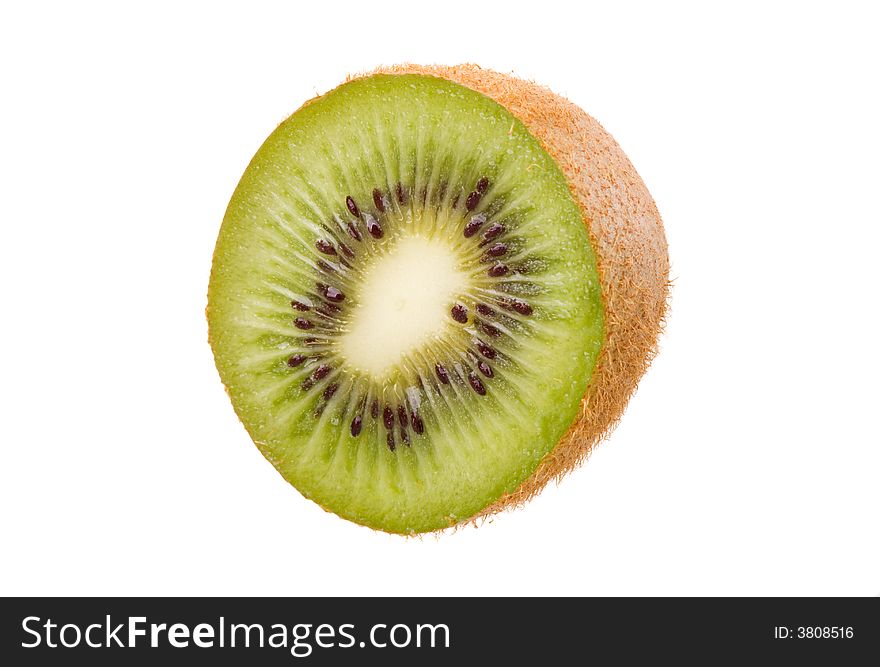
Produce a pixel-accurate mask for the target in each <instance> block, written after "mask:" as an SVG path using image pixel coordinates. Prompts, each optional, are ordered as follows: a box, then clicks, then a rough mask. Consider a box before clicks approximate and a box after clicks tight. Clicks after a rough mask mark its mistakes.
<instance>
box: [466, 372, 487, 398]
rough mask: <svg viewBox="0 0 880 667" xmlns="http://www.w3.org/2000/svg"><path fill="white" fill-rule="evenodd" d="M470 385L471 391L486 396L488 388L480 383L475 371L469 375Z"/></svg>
mask: <svg viewBox="0 0 880 667" xmlns="http://www.w3.org/2000/svg"><path fill="white" fill-rule="evenodd" d="M468 383H469V384H470V385H471V389H473V390H474V391H475V392H477V393H478V394H479V395H480V396H485V395H486V387H484V386H483V383H482V382H480V378H478V377H477V374H476V373H474V372H473V371H470V372H469V373H468Z"/></svg>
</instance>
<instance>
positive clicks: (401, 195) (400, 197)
mask: <svg viewBox="0 0 880 667" xmlns="http://www.w3.org/2000/svg"><path fill="white" fill-rule="evenodd" d="M397 201H398V202H400V203H401V204H406V190H404V189H403V183H398V184H397Z"/></svg>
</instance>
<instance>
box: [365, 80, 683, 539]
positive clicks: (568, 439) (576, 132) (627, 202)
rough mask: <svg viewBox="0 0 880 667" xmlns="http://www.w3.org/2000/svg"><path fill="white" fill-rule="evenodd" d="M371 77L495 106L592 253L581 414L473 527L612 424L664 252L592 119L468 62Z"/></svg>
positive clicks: (641, 187)
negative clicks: (551, 176)
mask: <svg viewBox="0 0 880 667" xmlns="http://www.w3.org/2000/svg"><path fill="white" fill-rule="evenodd" d="M371 74H423V75H428V76H436V77H440V78H442V79H447V80H449V81H453V82H455V83H458V84H461V85H463V86H466V87H467V88H471V89H472V90H476V91H477V92H480V93H482V94H483V95H486V96H487V97H490V98H491V99H493V100H495V101H496V102H498V103H499V104H501V105H502V106H504V107H505V108H507V110H508V111H510V112H511V113H512V114H513V115H514V116H516V117H517V118H518V119H519V120H520V121H522V123H523V124H524V125H525V126H526V127H527V128H528V129H529V131H530V132H531V133H532V134H533V135H534V136H535V137H536V138H537V139H538V140H539V141H540V142H541V145H542V146H543V147H544V149H545V150H546V151H547V152H548V153H549V154H550V155H551V156H552V157H553V158H554V159H555V160H556V162H557V164H558V165H559V166H560V168H561V169H562V172H563V173H564V174H565V177H566V179H567V180H568V184H569V187H570V189H571V192H572V194H573V195H574V197H575V200H576V201H577V203H578V205H579V206H580V209H581V215H582V216H583V219H584V225H586V227H587V230H588V231H589V234H590V241H591V244H592V246H593V250H594V252H595V254H596V262H597V265H598V270H599V276H600V282H601V288H602V301H603V305H604V311H605V340H604V343H603V346H602V350H601V352H600V354H599V359H598V361H597V363H596V368H595V369H594V371H593V377H592V379H591V381H590V384H589V387H588V388H587V391H586V394H585V395H584V398H583V400H582V401H581V407H580V412H579V414H578V417H577V418H576V419H575V421H574V423H572V425H571V426H570V427H569V429H568V432H567V433H566V434H565V435H564V436H563V437H562V439H560V441H559V442H558V443H557V444H556V446H555V447H554V448H553V449H552V450H551V451H550V452H549V453H548V454H547V455H546V456H545V457H544V458H543V460H542V461H541V463H540V464H539V465H538V467H537V469H536V470H535V472H534V473H532V475H531V476H530V477H529V478H528V479H526V480H525V481H524V482H523V483H522V484H521V485H520V486H519V487H518V488H517V489H516V490H514V491H513V492H511V493H508V494H505V495H504V496H502V497H501V498H499V499H498V500H496V501H495V502H494V503H492V504H491V505H489V506H488V507H486V508H485V509H483V510H482V511H481V512H479V513H478V514H477V515H476V516H474V517H472V518H471V519H470V522H472V523H473V522H475V521H479V520H482V519H486V518H488V517H490V516H492V515H493V514H496V513H497V512H500V511H502V510H505V509H509V508H512V507H519V506H521V505H523V504H524V503H526V502H527V501H528V500H530V499H531V498H532V497H534V496H535V495H536V494H537V493H539V492H540V491H541V489H543V488H544V487H545V486H546V485H547V484H548V483H549V482H551V481H554V480H556V481H558V480H559V479H561V478H562V477H563V476H565V475H566V474H567V473H568V472H570V471H571V470H573V469H574V468H576V467H578V466H579V465H580V464H581V463H583V462H584V461H585V460H586V459H587V457H588V456H589V455H590V452H591V451H592V449H593V447H595V446H596V444H598V443H599V442H600V441H601V440H602V439H604V438H605V437H607V436H608V435H609V434H610V432H611V431H612V430H613V429H614V427H615V426H616V425H617V423H618V421H619V420H620V418H621V416H622V415H623V411H624V409H625V408H626V404H627V403H628V401H629V399H630V397H631V396H632V394H633V393H634V392H635V389H636V386H637V385H638V382H639V380H640V379H641V377H642V375H644V373H645V371H646V370H647V369H648V366H649V365H650V363H651V361H652V360H653V359H654V357H655V355H656V354H657V341H658V338H659V336H660V334H661V332H662V331H663V327H664V323H665V317H666V310H667V306H668V301H669V255H668V250H667V244H666V235H665V233H664V230H663V222H662V220H661V218H660V213H659V211H658V210H657V206H656V204H655V203H654V200H653V198H652V197H651V194H650V193H649V192H648V189H647V187H646V186H645V184H644V182H643V181H642V179H641V177H640V176H639V175H638V173H637V172H636V170H635V167H633V165H632V163H631V162H630V161H629V158H627V156H626V154H625V153H624V152H623V150H622V149H621V148H620V146H619V145H618V144H617V142H616V141H615V140H614V138H613V137H612V136H611V135H610V134H608V132H606V131H605V129H604V128H603V127H602V126H601V125H600V124H599V123H598V121H596V120H595V119H594V118H593V117H592V116H589V115H588V114H587V113H586V112H584V111H583V110H582V109H581V108H580V107H578V106H576V105H575V104H573V103H572V102H570V101H568V100H567V99H565V98H564V97H561V96H559V95H556V94H555V93H553V92H551V91H550V90H548V89H547V88H544V87H543V86H539V85H538V84H535V83H533V82H531V81H525V80H523V79H518V78H516V77H513V76H511V75H508V74H502V73H499V72H495V71H492V70H487V69H483V68H481V67H479V66H478V65H473V64H463V65H456V66H452V67H445V66H441V65H427V66H424V65H412V64H404V65H392V66H386V67H379V68H377V69H376V70H374V71H373V72H368V73H366V74H362V75H359V76H354V77H349V78H360V77H361V76H369V75H371Z"/></svg>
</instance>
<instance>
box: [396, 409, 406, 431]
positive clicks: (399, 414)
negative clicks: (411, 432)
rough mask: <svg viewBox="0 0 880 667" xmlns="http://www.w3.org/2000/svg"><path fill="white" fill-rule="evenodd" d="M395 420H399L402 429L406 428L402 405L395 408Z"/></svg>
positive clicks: (404, 411)
mask: <svg viewBox="0 0 880 667" xmlns="http://www.w3.org/2000/svg"><path fill="white" fill-rule="evenodd" d="M397 418H398V419H399V420H400V425H401V426H402V427H403V428H406V425H407V423H408V422H407V419H406V408H405V407H403V406H402V405H398V406H397Z"/></svg>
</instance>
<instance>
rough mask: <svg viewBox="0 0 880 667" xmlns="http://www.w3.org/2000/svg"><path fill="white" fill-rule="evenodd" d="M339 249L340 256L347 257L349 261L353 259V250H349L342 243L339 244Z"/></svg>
mask: <svg viewBox="0 0 880 667" xmlns="http://www.w3.org/2000/svg"><path fill="white" fill-rule="evenodd" d="M339 249H340V250H342V254H344V255H345V256H347V257H349V258H351V259H353V258H354V250H352V249H351V248H349V247H348V246H347V245H345V244H344V243H340V244H339Z"/></svg>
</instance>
